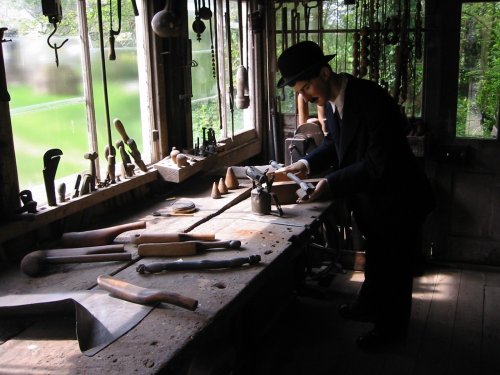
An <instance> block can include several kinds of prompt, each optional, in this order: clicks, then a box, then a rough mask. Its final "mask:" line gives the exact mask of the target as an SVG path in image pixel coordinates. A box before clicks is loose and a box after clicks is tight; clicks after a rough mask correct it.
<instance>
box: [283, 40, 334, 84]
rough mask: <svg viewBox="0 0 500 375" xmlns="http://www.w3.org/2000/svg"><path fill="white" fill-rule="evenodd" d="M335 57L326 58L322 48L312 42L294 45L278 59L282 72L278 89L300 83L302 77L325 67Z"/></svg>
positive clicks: (307, 41) (328, 56)
mask: <svg viewBox="0 0 500 375" xmlns="http://www.w3.org/2000/svg"><path fill="white" fill-rule="evenodd" d="M334 57H335V55H326V56H325V55H324V54H323V51H322V50H321V48H320V46H318V45H317V44H316V43H314V42H312V41H310V40H306V41H303V42H299V43H297V44H294V45H293V46H291V47H290V48H287V49H286V50H284V51H283V53H282V54H281V56H280V57H279V58H278V69H279V70H280V72H281V78H280V80H279V81H278V88H282V87H285V86H287V85H289V84H291V83H293V82H296V81H298V80H299V79H300V77H301V76H302V75H304V74H305V73H307V72H309V71H311V70H313V69H315V68H318V67H320V66H322V65H324V64H325V63H327V62H328V61H330V60H331V59H333V58H334Z"/></svg>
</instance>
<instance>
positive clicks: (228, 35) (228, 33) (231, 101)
mask: <svg viewBox="0 0 500 375" xmlns="http://www.w3.org/2000/svg"><path fill="white" fill-rule="evenodd" d="M225 21H226V38H227V60H228V65H229V110H230V112H231V138H233V137H234V85H233V59H232V48H231V19H230V16H229V0H226V13H225Z"/></svg>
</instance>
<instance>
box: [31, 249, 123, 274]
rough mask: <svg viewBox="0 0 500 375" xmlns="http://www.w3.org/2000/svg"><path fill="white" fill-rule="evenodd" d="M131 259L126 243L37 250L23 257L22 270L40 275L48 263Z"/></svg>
mask: <svg viewBox="0 0 500 375" xmlns="http://www.w3.org/2000/svg"><path fill="white" fill-rule="evenodd" d="M131 259H132V254H130V253H126V252H124V245H108V246H93V247H87V248H77V249H73V248H69V249H51V250H36V251H33V252H31V253H29V254H27V255H26V256H25V257H24V258H23V259H22V261H21V271H23V272H24V273H25V274H26V275H28V276H32V277H34V276H38V275H40V274H41V273H42V272H43V271H44V270H45V269H46V265H48V264H67V263H89V262H109V261H118V260H131Z"/></svg>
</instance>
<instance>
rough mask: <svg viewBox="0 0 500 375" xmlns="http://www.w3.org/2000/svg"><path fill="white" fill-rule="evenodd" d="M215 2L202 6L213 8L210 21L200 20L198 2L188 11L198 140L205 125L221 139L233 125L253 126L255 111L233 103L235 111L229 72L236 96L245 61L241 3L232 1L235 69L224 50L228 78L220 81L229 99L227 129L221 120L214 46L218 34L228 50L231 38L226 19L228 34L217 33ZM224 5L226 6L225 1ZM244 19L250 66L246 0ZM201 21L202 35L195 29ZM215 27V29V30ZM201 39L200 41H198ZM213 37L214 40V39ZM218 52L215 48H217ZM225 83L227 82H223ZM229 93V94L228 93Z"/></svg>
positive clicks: (225, 106) (238, 128)
mask: <svg viewBox="0 0 500 375" xmlns="http://www.w3.org/2000/svg"><path fill="white" fill-rule="evenodd" d="M214 1H215V0H210V1H208V0H207V1H206V2H205V3H203V2H201V6H203V4H205V6H207V7H210V8H211V11H212V14H213V16H212V18H211V19H209V20H204V19H197V18H196V14H195V13H196V12H195V2H194V1H193V0H190V1H189V2H188V14H189V20H188V25H189V38H190V39H191V45H192V55H193V60H194V61H195V63H194V65H195V66H193V68H192V69H191V73H192V94H193V97H192V101H191V105H192V113H193V116H192V123H193V140H194V142H195V143H196V141H197V139H199V140H200V143H201V142H202V137H203V131H202V129H203V128H213V129H214V131H215V135H216V137H217V139H219V138H220V137H222V136H226V135H227V136H229V137H230V136H232V135H233V134H232V131H233V130H232V127H233V124H234V134H237V133H238V132H241V131H243V130H247V129H250V128H253V127H254V126H253V124H252V121H251V113H250V111H249V110H245V109H238V108H236V104H234V105H233V109H232V110H231V106H230V95H229V92H230V87H229V86H230V83H229V78H230V76H229V73H230V70H231V72H232V77H233V95H234V99H236V84H237V82H236V72H237V69H238V67H239V66H240V65H241V64H242V58H241V56H240V47H239V45H240V41H239V29H238V6H237V4H238V3H237V2H236V1H232V0H231V1H230V12H229V14H230V27H231V60H232V61H231V69H229V53H224V55H223V56H219V64H220V65H221V66H224V71H225V77H224V80H222V77H221V82H220V91H221V93H220V94H221V98H224V97H225V98H226V102H225V103H221V105H222V108H221V110H222V111H224V113H225V115H226V123H224V124H222V126H223V128H224V129H220V128H221V121H220V115H219V93H218V87H217V81H216V79H215V77H214V71H216V66H215V56H212V48H214V49H215V37H217V38H218V42H217V43H218V46H219V48H220V46H224V50H225V51H227V50H228V46H227V40H226V31H225V30H226V26H227V25H226V22H225V21H224V27H223V29H224V35H216V30H215V27H216V26H215V22H214V18H215V14H214ZM223 3H224V6H225V2H223ZM217 11H218V12H222V14H223V15H224V12H225V9H224V10H222V9H220V8H218V9H217ZM242 19H243V33H244V38H243V39H244V41H243V44H244V45H243V51H244V52H243V54H244V56H243V65H244V66H245V67H246V68H247V70H248V69H249V67H248V57H247V49H248V47H247V43H246V31H245V30H246V27H247V25H246V22H245V20H246V3H245V2H243V6H242ZM200 21H201V22H203V25H204V26H205V30H204V31H203V32H202V33H201V34H199V35H198V34H197V33H196V32H195V31H194V30H193V29H194V28H196V26H193V25H199V24H200ZM211 29H212V32H211ZM198 39H200V40H198ZM211 40H213V43H212V42H211ZM214 52H215V51H214ZM223 83H224V84H223ZM224 93H225V95H224Z"/></svg>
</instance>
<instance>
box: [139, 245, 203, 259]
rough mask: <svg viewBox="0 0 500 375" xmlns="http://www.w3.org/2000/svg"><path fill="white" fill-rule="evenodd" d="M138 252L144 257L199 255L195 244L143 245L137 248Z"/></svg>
mask: <svg viewBox="0 0 500 375" xmlns="http://www.w3.org/2000/svg"><path fill="white" fill-rule="evenodd" d="M172 245H173V246H172ZM137 251H138V253H139V255H140V256H142V257H169V256H170V257H173V256H188V255H195V254H196V253H197V249H196V244H195V243H193V242H170V243H143V244H140V245H139V246H138V247H137Z"/></svg>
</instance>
